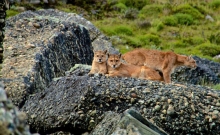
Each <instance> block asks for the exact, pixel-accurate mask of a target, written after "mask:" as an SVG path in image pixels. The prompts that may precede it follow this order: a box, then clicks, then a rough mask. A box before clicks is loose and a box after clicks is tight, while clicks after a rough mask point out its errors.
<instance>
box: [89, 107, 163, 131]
mask: <svg viewBox="0 0 220 135" xmlns="http://www.w3.org/2000/svg"><path fill="white" fill-rule="evenodd" d="M119 134H120V135H121V134H123V135H127V134H129V135H131V134H132V135H133V134H135V135H167V133H166V132H164V131H163V130H162V129H160V128H158V127H157V126H156V125H154V124H152V123H151V122H150V121H149V120H147V119H145V118H143V117H142V116H141V115H140V114H139V113H138V112H137V111H136V110H134V109H128V110H126V111H125V112H124V113H123V114H118V113H114V112H111V111H109V112H107V113H106V114H105V117H104V118H103V120H102V121H101V122H100V123H99V124H98V125H97V126H96V128H95V129H94V130H93V131H92V132H91V133H90V135H119Z"/></svg>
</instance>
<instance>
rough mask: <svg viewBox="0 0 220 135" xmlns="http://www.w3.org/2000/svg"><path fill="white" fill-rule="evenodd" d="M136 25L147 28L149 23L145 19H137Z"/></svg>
mask: <svg viewBox="0 0 220 135" xmlns="http://www.w3.org/2000/svg"><path fill="white" fill-rule="evenodd" d="M136 25H137V27H138V28H143V29H147V28H150V27H151V23H150V22H149V21H147V20H138V21H137V22H136Z"/></svg>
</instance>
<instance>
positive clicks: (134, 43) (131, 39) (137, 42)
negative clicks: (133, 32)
mask: <svg viewBox="0 0 220 135" xmlns="http://www.w3.org/2000/svg"><path fill="white" fill-rule="evenodd" d="M123 38H124V39H125V40H126V41H127V42H126V44H127V45H128V46H133V47H141V46H142V44H141V42H140V40H139V39H138V38H136V37H134V36H133V37H131V36H123Z"/></svg>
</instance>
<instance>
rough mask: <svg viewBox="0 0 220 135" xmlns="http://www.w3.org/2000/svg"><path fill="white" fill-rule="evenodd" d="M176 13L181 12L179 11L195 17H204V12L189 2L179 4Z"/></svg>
mask: <svg viewBox="0 0 220 135" xmlns="http://www.w3.org/2000/svg"><path fill="white" fill-rule="evenodd" d="M174 13H177V14H179V13H182V14H188V15H191V17H192V18H194V19H202V18H204V15H203V14H201V13H200V12H199V11H198V10H197V9H196V8H193V7H192V6H190V5H189V4H185V5H180V6H178V7H177V8H176V9H175V11H174Z"/></svg>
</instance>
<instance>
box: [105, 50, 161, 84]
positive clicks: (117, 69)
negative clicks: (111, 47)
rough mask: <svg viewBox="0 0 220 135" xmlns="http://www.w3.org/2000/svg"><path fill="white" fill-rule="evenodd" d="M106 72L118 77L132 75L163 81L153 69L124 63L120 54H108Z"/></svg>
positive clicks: (133, 76)
mask: <svg viewBox="0 0 220 135" xmlns="http://www.w3.org/2000/svg"><path fill="white" fill-rule="evenodd" d="M107 67H108V74H107V75H106V76H112V77H114V76H118V77H132V78H139V79H147V80H155V81H163V77H162V76H161V75H160V74H159V72H157V71H156V70H154V69H151V68H148V67H146V66H136V65H130V64H124V63H122V62H121V54H119V55H117V54H109V55H108V61H107Z"/></svg>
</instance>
